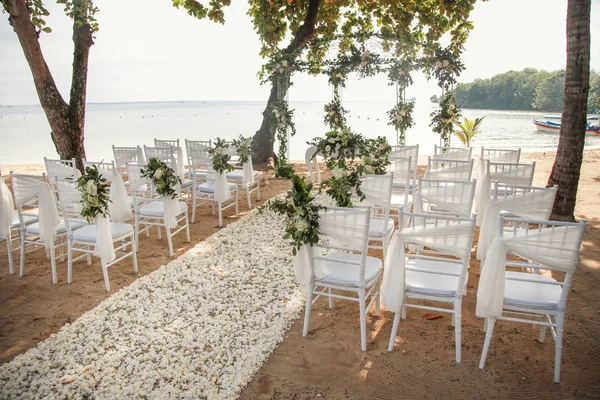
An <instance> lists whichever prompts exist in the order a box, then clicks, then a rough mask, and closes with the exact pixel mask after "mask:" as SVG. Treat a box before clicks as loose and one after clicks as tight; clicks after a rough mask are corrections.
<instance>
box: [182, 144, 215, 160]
mask: <svg viewBox="0 0 600 400" xmlns="http://www.w3.org/2000/svg"><path fill="white" fill-rule="evenodd" d="M211 147H212V141H211V140H187V139H185V150H186V154H187V159H188V165H190V166H191V165H192V164H194V163H195V164H196V166H199V165H203V164H206V160H207V159H208V160H210V157H208V154H207V153H206V150H207V149H210V148H211ZM207 165H208V164H207Z"/></svg>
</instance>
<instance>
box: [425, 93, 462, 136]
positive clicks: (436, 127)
mask: <svg viewBox="0 0 600 400" xmlns="http://www.w3.org/2000/svg"><path fill="white" fill-rule="evenodd" d="M430 116H431V124H429V126H431V128H432V130H433V131H434V132H435V133H437V134H439V135H440V136H441V137H442V140H443V141H444V146H449V145H450V135H451V134H452V132H454V122H455V121H456V120H457V119H458V118H460V117H461V109H460V107H459V106H457V105H456V98H455V97H454V92H448V93H446V94H445V95H444V97H443V98H442V102H441V103H440V108H438V109H437V110H436V111H434V112H432V113H431V114H430Z"/></svg>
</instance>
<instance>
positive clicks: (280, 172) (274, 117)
mask: <svg viewBox="0 0 600 400" xmlns="http://www.w3.org/2000/svg"><path fill="white" fill-rule="evenodd" d="M293 117H294V110H290V109H289V108H288V103H287V101H285V99H280V100H277V101H276V102H274V103H273V104H271V126H274V127H275V133H276V135H277V141H278V142H279V150H278V152H277V170H276V171H275V176H278V177H282V178H291V177H292V174H293V171H294V170H293V168H292V166H291V164H289V162H288V159H287V147H288V142H287V139H288V138H287V133H288V129H290V135H291V136H294V135H295V134H296V125H295V124H294V120H293Z"/></svg>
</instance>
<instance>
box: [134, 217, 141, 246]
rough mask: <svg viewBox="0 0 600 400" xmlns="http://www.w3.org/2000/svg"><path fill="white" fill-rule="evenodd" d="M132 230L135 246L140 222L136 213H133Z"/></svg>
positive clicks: (138, 237) (138, 236)
mask: <svg viewBox="0 0 600 400" xmlns="http://www.w3.org/2000/svg"><path fill="white" fill-rule="evenodd" d="M133 230H134V236H135V246H136V247H137V246H138V243H139V242H140V223H139V220H138V216H137V214H136V215H135V220H134V222H133Z"/></svg>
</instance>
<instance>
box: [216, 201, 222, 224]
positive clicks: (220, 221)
mask: <svg viewBox="0 0 600 400" xmlns="http://www.w3.org/2000/svg"><path fill="white" fill-rule="evenodd" d="M217 206H218V208H219V228H221V227H222V226H223V210H221V202H218V203H217Z"/></svg>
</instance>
